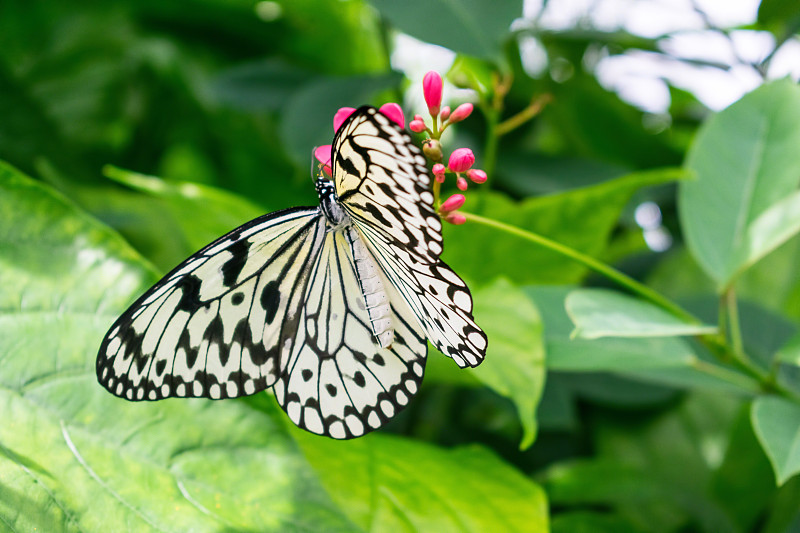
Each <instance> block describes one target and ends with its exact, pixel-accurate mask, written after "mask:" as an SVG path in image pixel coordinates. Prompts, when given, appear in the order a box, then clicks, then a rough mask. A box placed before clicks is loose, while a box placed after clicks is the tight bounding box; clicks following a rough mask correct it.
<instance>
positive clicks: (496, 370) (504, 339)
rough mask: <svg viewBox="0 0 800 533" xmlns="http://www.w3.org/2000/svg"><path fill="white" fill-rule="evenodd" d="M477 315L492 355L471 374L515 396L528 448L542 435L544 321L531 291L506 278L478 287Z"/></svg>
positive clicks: (476, 295) (510, 396)
mask: <svg viewBox="0 0 800 533" xmlns="http://www.w3.org/2000/svg"><path fill="white" fill-rule="evenodd" d="M474 299H475V310H474V314H475V319H476V321H477V323H478V324H479V325H480V326H481V327H482V328H483V330H484V331H485V332H486V335H487V337H488V338H489V348H488V349H487V351H486V359H485V360H484V361H483V363H481V365H480V366H478V367H477V368H475V369H473V370H472V371H471V372H473V373H474V374H475V376H476V377H477V378H478V379H479V380H480V381H481V382H483V383H484V384H486V385H487V386H489V387H490V388H491V389H492V390H494V391H495V392H497V393H498V394H500V395H501V396H505V397H507V398H509V399H511V401H512V402H514V405H515V406H516V407H517V410H518V411H519V417H520V421H521V422H522V428H523V437H522V442H521V443H520V447H521V448H523V449H524V448H527V447H529V446H530V445H531V444H533V441H534V439H535V437H536V406H537V405H538V403H539V398H540V397H541V395H542V389H543V388H544V379H545V366H544V357H545V355H544V343H543V339H542V321H541V318H540V316H539V312H538V311H537V309H536V306H535V305H534V304H533V302H532V301H531V300H530V299H529V298H528V297H526V295H525V293H524V292H523V291H521V290H520V289H518V288H516V287H514V286H513V285H512V284H511V283H509V282H508V281H505V280H498V281H495V282H494V283H493V284H491V285H488V286H486V287H482V288H481V289H479V290H478V291H476V293H475V295H474Z"/></svg>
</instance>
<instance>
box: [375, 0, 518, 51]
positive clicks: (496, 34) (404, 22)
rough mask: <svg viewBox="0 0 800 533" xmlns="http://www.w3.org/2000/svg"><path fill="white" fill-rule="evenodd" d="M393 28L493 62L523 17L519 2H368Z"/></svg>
mask: <svg viewBox="0 0 800 533" xmlns="http://www.w3.org/2000/svg"><path fill="white" fill-rule="evenodd" d="M370 1H371V2H372V4H373V5H374V6H375V7H377V8H378V10H379V11H380V12H381V14H382V15H383V16H385V17H386V18H388V19H389V20H390V21H391V22H392V23H393V24H394V25H395V26H397V27H398V29H400V30H401V31H403V32H404V33H407V34H409V35H411V36H413V37H416V38H417V39H420V40H422V41H425V42H428V43H432V44H438V45H440V46H444V47H445V48H449V49H451V50H453V51H455V52H459V53H462V54H467V55H472V56H478V57H483V58H487V59H496V58H498V57H500V56H501V53H502V45H503V41H505V40H506V39H507V38H508V37H509V34H510V28H511V22H513V21H514V19H516V18H518V17H521V16H522V2H521V1H520V0H509V1H505V2H500V3H497V2H490V1H488V0H466V1H463V2H459V3H454V2H449V1H447V0H407V1H405V2H393V1H392V0H370Z"/></svg>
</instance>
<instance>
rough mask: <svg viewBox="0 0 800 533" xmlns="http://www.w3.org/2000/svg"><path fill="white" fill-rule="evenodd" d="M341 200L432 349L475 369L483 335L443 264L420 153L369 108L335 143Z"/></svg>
mask: <svg viewBox="0 0 800 533" xmlns="http://www.w3.org/2000/svg"><path fill="white" fill-rule="evenodd" d="M332 152H333V178H334V183H335V185H336V192H337V194H338V195H339V199H340V201H341V203H342V205H343V206H344V208H345V209H346V210H347V211H348V213H349V214H350V216H351V219H352V221H353V224H354V226H355V227H356V228H357V229H358V231H359V234H360V235H361V237H362V239H363V240H364V242H365V243H366V245H367V247H368V249H369V250H370V252H371V253H372V255H373V256H374V258H375V260H376V262H377V263H378V265H379V266H380V267H381V270H382V271H383V273H384V275H385V276H386V278H388V280H389V281H390V283H391V285H392V286H393V287H394V288H395V289H396V290H397V291H398V293H399V294H401V295H402V297H403V298H404V299H405V300H406V301H407V302H408V305H409V307H410V308H411V310H412V312H413V314H414V316H415V317H416V319H417V320H418V322H419V324H420V325H421V326H422V327H423V328H424V330H425V333H426V335H427V337H428V339H430V341H431V343H432V344H433V345H434V346H436V348H437V349H438V350H439V351H441V352H442V353H444V354H447V355H449V356H450V357H452V358H453V360H454V361H455V362H456V363H457V364H458V365H459V366H462V367H464V366H477V365H478V364H480V362H481V361H482V360H483V358H484V356H485V354H486V346H487V339H486V334H485V333H484V332H483V331H482V330H481V329H480V327H478V325H477V324H476V323H475V320H474V318H473V316H472V296H471V294H470V292H469V289H468V288H467V286H466V284H465V283H464V281H463V280H462V279H461V278H460V277H459V276H458V275H457V274H456V273H455V272H453V270H452V269H451V268H450V267H448V266H447V265H446V264H445V263H444V262H443V261H442V260H441V259H439V256H440V254H441V253H442V233H441V229H442V224H441V221H440V219H439V217H438V215H437V214H436V211H435V210H434V208H433V195H432V194H431V192H430V191H429V190H428V187H429V185H430V177H429V176H428V172H427V169H426V167H425V158H424V157H423V155H422V152H421V150H420V149H419V148H417V146H416V145H414V143H413V142H412V140H411V137H410V136H409V135H408V133H406V132H405V131H404V130H403V129H401V128H400V127H399V126H397V125H396V124H394V123H393V122H391V121H390V120H389V119H388V118H386V117H385V116H384V115H382V114H381V113H380V112H378V111H377V110H376V109H374V108H372V107H362V108H361V109H359V110H357V111H355V112H354V113H353V114H352V115H350V117H349V118H348V120H347V121H345V123H344V124H343V125H342V126H341V127H340V129H339V131H338V132H337V134H336V137H335V139H334V143H333V148H332Z"/></svg>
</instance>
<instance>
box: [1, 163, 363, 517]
mask: <svg viewBox="0 0 800 533" xmlns="http://www.w3.org/2000/svg"><path fill="white" fill-rule="evenodd" d="M0 221H1V222H2V223H1V224H0V227H2V228H3V230H2V233H0V248H2V249H3V255H2V258H1V259H0V272H1V273H2V278H3V280H4V283H3V284H2V285H1V286H0V308H1V309H2V310H3V313H2V315H0V354H2V358H0V410H2V412H3V424H1V425H0V449H2V450H3V453H2V454H0V455H3V456H5V457H4V458H3V459H2V467H1V468H2V471H3V472H5V473H7V474H8V475H4V476H3V483H2V489H0V490H2V491H3V492H4V497H3V498H0V501H2V502H3V503H2V504H0V517H2V520H3V521H4V522H5V523H7V524H10V525H11V527H12V528H13V529H17V530H34V529H36V528H39V529H40V530H42V529H47V530H48V531H62V530H63V531H70V530H80V531H115V530H140V531H147V530H160V531H187V530H190V529H195V530H197V531H211V530H219V529H220V528H223V527H227V528H229V529H233V530H239V529H257V530H284V529H285V528H286V527H292V528H303V527H305V528H311V529H315V528H316V529H319V528H334V529H335V528H346V527H347V524H348V522H347V520H346V519H345V518H344V517H343V516H342V515H341V514H340V513H339V512H338V511H337V510H336V509H335V508H334V507H333V506H332V504H331V502H330V500H329V499H328V498H327V496H326V494H325V493H324V491H323V490H322V489H321V488H320V487H319V486H318V485H317V484H316V481H315V479H316V478H315V476H314V473H313V472H312V471H311V470H310V469H309V468H308V466H307V464H306V463H305V461H304V459H303V457H302V455H301V454H300V452H299V451H298V450H297V449H296V448H295V447H294V445H293V443H292V440H291V439H290V438H289V437H288V436H287V435H286V433H285V431H284V430H283V429H282V427H281V426H276V425H275V424H274V422H272V420H271V417H269V416H267V415H265V414H264V413H262V412H259V411H254V410H253V409H252V408H250V407H248V406H247V404H245V403H243V402H223V403H212V402H207V401H169V402H162V403H158V404H134V403H128V402H125V401H122V400H119V399H117V398H114V397H113V396H111V395H109V394H108V393H106V392H105V391H104V390H103V389H102V388H101V387H100V386H99V385H98V384H97V381H96V378H95V364H94V359H95V354H96V350H97V348H98V346H99V343H100V340H101V339H102V337H103V334H104V333H105V330H106V329H107V328H108V326H109V325H110V324H111V322H112V321H113V320H114V318H115V316H116V314H117V313H119V312H120V311H121V310H122V309H124V306H125V305H126V304H127V303H129V302H130V300H131V299H132V298H133V297H134V296H135V294H136V293H138V292H139V291H140V290H141V289H142V287H143V286H146V285H149V284H151V283H152V282H153V281H154V280H155V279H156V276H155V274H154V273H153V271H152V270H151V269H150V268H149V267H148V266H147V265H146V263H144V262H143V261H142V260H141V259H139V258H138V256H137V255H136V254H135V253H134V252H133V251H132V250H131V249H130V248H129V247H128V246H127V245H126V244H125V243H124V242H123V241H122V240H121V239H120V238H119V237H118V236H116V235H115V234H114V233H112V232H110V231H109V230H108V229H106V228H105V227H103V226H102V225H100V224H98V223H97V222H95V221H94V220H92V219H91V218H89V217H87V216H85V215H83V214H82V213H80V212H79V211H77V210H76V209H75V208H74V207H72V206H71V205H69V204H68V203H67V202H65V201H64V200H63V199H61V198H60V197H59V196H58V195H56V194H55V193H53V192H51V191H49V190H47V189H45V188H44V187H43V186H41V185H39V184H37V183H35V182H33V181H30V180H29V179H27V178H25V177H24V176H22V175H20V174H18V173H17V172H16V171H14V169H12V168H10V167H7V166H3V167H2V171H0ZM210 428H213V431H209V429H210ZM9 463H10V464H9ZM208 465H214V467H213V468H209V466H208ZM265 480H268V482H265ZM6 495H7V496H6ZM18 507H19V508H21V509H25V511H26V512H24V513H20V512H18ZM45 526H47V527H45ZM50 526H53V527H52V529H51V528H50Z"/></svg>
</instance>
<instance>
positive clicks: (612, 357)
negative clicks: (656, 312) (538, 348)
mask: <svg viewBox="0 0 800 533" xmlns="http://www.w3.org/2000/svg"><path fill="white" fill-rule="evenodd" d="M527 290H528V294H529V296H530V297H531V298H532V299H533V300H534V301H535V302H536V303H537V306H538V307H539V309H540V310H541V313H542V319H543V320H544V332H545V346H546V353H547V367H548V368H549V369H552V370H567V371H615V372H623V373H628V372H632V371H635V370H641V369H647V368H658V369H660V370H661V369H664V368H667V367H688V366H691V365H693V364H694V363H695V361H696V357H695V355H694V353H693V352H692V349H691V348H690V347H689V346H688V344H686V342H684V341H683V340H682V339H679V338H674V337H664V338H602V339H594V340H589V339H581V338H572V329H573V325H572V321H571V320H570V319H569V316H568V315H567V312H566V310H565V308H564V302H565V299H566V298H567V295H568V294H570V293H571V292H572V289H571V288H570V287H544V286H542V287H529V288H528V289H527Z"/></svg>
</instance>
